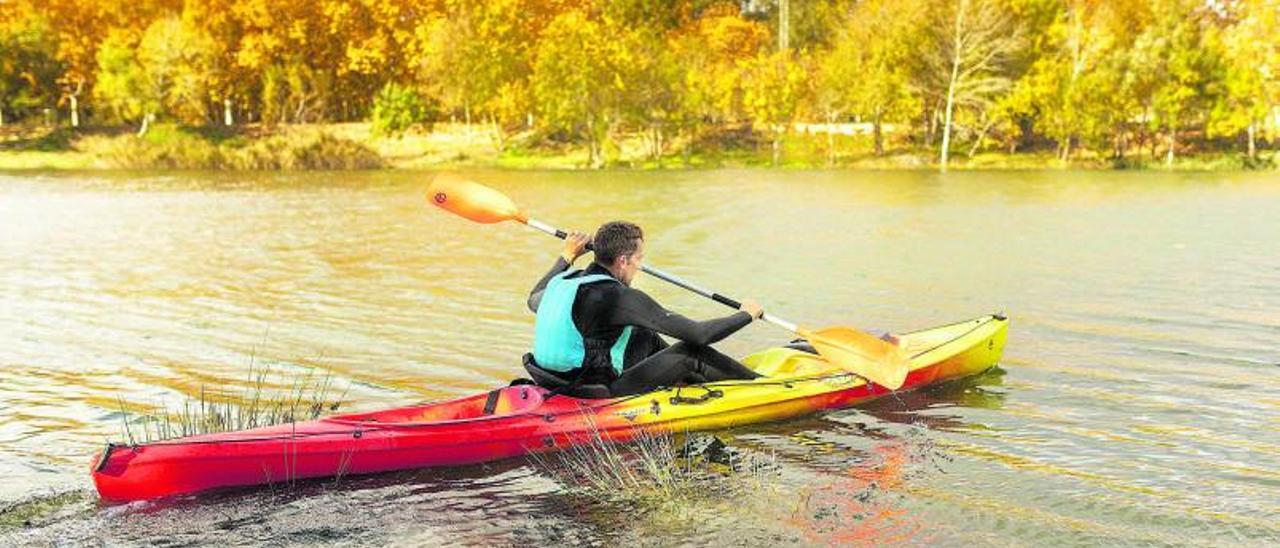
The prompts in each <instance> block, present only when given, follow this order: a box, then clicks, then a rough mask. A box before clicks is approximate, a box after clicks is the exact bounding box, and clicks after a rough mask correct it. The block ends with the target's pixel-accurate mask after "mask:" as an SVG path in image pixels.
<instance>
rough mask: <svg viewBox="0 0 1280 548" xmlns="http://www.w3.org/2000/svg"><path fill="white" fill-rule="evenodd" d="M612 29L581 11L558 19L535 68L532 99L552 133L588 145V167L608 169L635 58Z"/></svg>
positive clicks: (539, 51)
mask: <svg viewBox="0 0 1280 548" xmlns="http://www.w3.org/2000/svg"><path fill="white" fill-rule="evenodd" d="M619 30H620V29H617V28H613V27H611V24H610V23H609V22H608V21H601V20H598V19H596V18H594V17H591V16H590V15H588V14H586V13H584V12H581V11H576V10H574V11H569V12H565V13H563V14H561V15H560V16H559V17H556V18H555V20H553V21H552V22H551V24H550V25H549V26H548V27H547V29H546V30H545V31H544V32H543V34H542V37H541V39H540V40H539V43H538V49H537V57H536V60H535V61H534V65H533V95H534V97H535V99H536V100H537V105H538V109H539V112H540V115H541V117H540V120H541V121H542V123H543V124H544V125H545V126H546V127H547V128H549V129H553V130H560V131H566V132H569V133H570V134H573V135H580V136H582V137H583V138H585V139H586V141H587V152H588V164H589V165H590V166H591V167H594V168H599V167H603V166H604V165H605V157H604V145H605V141H606V140H607V139H608V138H609V136H610V133H611V132H612V131H613V130H614V126H615V125H616V124H617V123H618V121H619V114H620V106H621V104H620V103H621V98H622V97H623V95H624V93H625V92H626V90H627V86H628V85H629V82H628V80H629V77H628V71H629V70H630V68H631V67H630V61H631V60H630V59H629V58H628V57H627V54H628V52H627V51H626V49H625V48H621V47H619V45H618V43H617V41H615V40H614V37H615V36H617V32H618V31H619Z"/></svg>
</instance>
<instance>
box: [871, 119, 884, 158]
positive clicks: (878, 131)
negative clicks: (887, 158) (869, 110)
mask: <svg viewBox="0 0 1280 548" xmlns="http://www.w3.org/2000/svg"><path fill="white" fill-rule="evenodd" d="M871 134H872V135H873V136H874V140H875V147H876V156H884V114H883V113H882V112H881V111H880V110H878V109H877V110H876V117H875V119H874V120H872V122H871Z"/></svg>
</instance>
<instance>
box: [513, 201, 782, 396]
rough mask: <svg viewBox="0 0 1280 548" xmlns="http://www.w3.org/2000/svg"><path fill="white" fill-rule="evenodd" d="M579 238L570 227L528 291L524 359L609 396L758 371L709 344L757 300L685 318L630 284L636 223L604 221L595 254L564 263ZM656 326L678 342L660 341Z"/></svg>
mask: <svg viewBox="0 0 1280 548" xmlns="http://www.w3.org/2000/svg"><path fill="white" fill-rule="evenodd" d="M587 242H588V238H587V236H586V235H584V234H581V233H573V234H570V235H569V237H568V238H567V239H566V244H565V248H564V252H563V253H562V254H561V256H560V257H559V258H557V259H556V262H555V264H554V265H552V266H551V270H550V271H548V272H547V274H546V275H545V276H543V277H542V279H541V280H539V281H538V284H537V285H535V286H534V288H533V291H532V292H530V294H529V310H530V311H532V312H535V313H536V314H537V320H536V327H535V333H534V350H533V353H532V355H528V356H526V361H527V363H526V365H532V366H533V367H536V368H537V369H540V370H542V371H546V372H550V373H551V374H553V375H554V378H555V380H557V381H564V383H567V385H562V386H564V387H565V388H566V389H567V390H572V389H573V388H575V387H576V386H579V385H592V384H594V385H604V386H607V387H608V390H609V392H610V394H611V395H614V396H621V395H628V394H639V393H643V392H648V391H651V390H654V389H656V388H658V387H662V386H674V385H676V384H678V383H686V384H694V383H703V382H711V381H721V380H730V379H754V378H756V377H759V376H760V375H758V374H756V373H755V372H754V371H752V370H751V369H749V368H747V367H746V366H743V365H742V364H741V363H738V361H737V360H734V359H733V358H730V357H728V356H726V355H724V354H721V353H720V352H718V351H716V350H714V349H712V348H711V346H710V345H712V344H714V343H716V342H718V341H720V340H721V339H724V338H725V337H728V336H729V335H731V334H733V333H734V332H736V331H738V330H739V329H742V328H743V327H745V326H746V325H747V324H749V323H751V321H752V320H754V319H758V318H760V317H761V316H762V315H763V314H764V310H763V309H762V308H761V307H760V305H759V304H757V303H756V302H755V301H753V300H750V299H746V300H743V301H742V306H741V307H740V309H739V311H738V312H735V313H733V314H730V315H728V316H725V317H722V318H716V319H713V320H706V321H702V322H697V321H693V320H690V319H689V318H686V317H684V316H682V315H680V314H676V313H674V312H670V311H668V310H667V309H665V308H663V307H662V306H661V305H659V304H658V303H657V302H656V301H654V300H653V298H652V297H650V296H649V295H647V294H645V293H644V292H642V291H639V290H637V289H633V288H631V281H632V280H633V279H635V276H636V274H637V273H638V272H640V269H641V265H642V264H643V262H644V231H643V230H641V228H640V227H639V226H637V225H635V224H633V223H629V222H625V221H614V222H610V223H605V224H604V225H602V226H601V227H600V228H599V229H598V230H596V234H595V237H594V238H593V239H592V240H591V243H592V247H593V249H594V252H595V261H594V262H592V264H591V265H589V266H588V267H587V268H586V269H582V270H569V267H570V266H572V264H573V262H574V261H575V260H577V258H578V257H580V256H582V255H583V254H584V253H585V252H586V247H587ZM659 333H661V334H663V335H667V336H670V337H674V338H676V339H678V341H679V342H677V343H675V344H674V345H668V344H667V343H666V341H664V340H663V339H662V338H661V337H659V336H658V334H659ZM528 362H532V363H528ZM535 376H538V375H535ZM552 388H557V387H555V386H553V387H552Z"/></svg>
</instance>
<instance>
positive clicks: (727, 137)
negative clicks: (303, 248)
mask: <svg viewBox="0 0 1280 548" xmlns="http://www.w3.org/2000/svg"><path fill="white" fill-rule="evenodd" d="M886 147H887V149H886V151H885V153H884V154H882V155H876V154H874V153H873V144H872V139H871V136H870V135H860V134H859V135H843V134H837V135H831V136H828V135H826V134H825V133H805V132H799V131H796V132H791V133H789V134H787V135H785V136H784V137H783V139H782V153H781V155H780V157H779V161H778V162H777V164H775V163H774V162H773V153H772V147H771V142H770V138H769V136H768V135H767V134H765V133H764V132H760V131H751V130H750V129H749V128H744V127H725V128H719V129H714V130H705V131H703V132H701V133H700V134H699V137H698V138H696V139H695V140H693V141H692V142H690V139H689V138H687V137H682V136H679V135H673V136H669V137H668V138H667V142H666V146H665V147H664V151H663V154H662V155H661V157H654V156H653V154H652V153H651V143H650V142H649V141H648V140H647V136H646V135H642V134H627V135H619V136H617V137H616V138H615V139H613V140H612V141H610V142H608V143H606V145H605V155H606V158H607V160H608V167H611V168H618V169H714V168H766V169H767V168H779V169H824V168H840V169H877V170H897V169H908V170H910V169H937V167H938V163H937V161H938V158H937V150H936V147H921V146H919V145H915V144H911V143H907V142H899V141H898V140H895V139H889V140H888V142H887V143H886ZM961 148H963V147H961ZM1278 166H1280V153H1277V152H1275V151H1265V150H1264V151H1262V152H1261V153H1260V154H1259V157H1258V158H1257V159H1254V160H1250V159H1247V158H1246V157H1245V156H1244V155H1242V154H1239V153H1234V152H1221V151H1205V152H1200V153H1196V154H1192V155H1184V156H1179V157H1177V158H1176V159H1175V161H1174V166H1173V169H1174V170H1186V171H1210V170H1215V171H1217V170H1220V171H1229V170H1239V169H1275V168H1277V167H1278ZM453 167H500V168H509V169H585V168H587V167H588V158H587V153H586V149H585V146H584V145H582V144H581V143H574V142H561V141H557V140H555V139H549V138H547V137H546V136H545V135H540V134H537V133H536V132H533V131H528V130H526V131H522V132H517V133H514V134H512V135H509V136H507V137H506V141H505V146H504V147H503V148H502V150H501V151H499V148H498V147H497V146H495V139H494V134H493V133H492V132H491V131H490V129H489V128H488V127H486V126H483V125H478V124H477V125H466V124H457V123H438V124H435V125H433V126H432V127H431V128H429V129H426V128H420V129H419V130H418V131H409V132H405V133H403V134H400V135H397V136H385V135H376V134H375V133H374V132H373V131H372V129H371V127H370V125H369V124H366V123H346V124H323V125H288V126H277V127H262V126H256V125H250V126H237V127H235V128H222V127H218V126H213V127H184V126H175V125H171V124H158V125H156V126H154V127H152V129H151V130H150V131H148V133H147V134H146V135H144V136H141V137H139V136H137V135H135V134H134V133H133V132H132V131H129V130H128V128H96V129H86V130H82V131H79V132H73V131H71V130H69V129H66V128H63V129H57V130H52V131H51V130H49V129H47V128H43V127H38V126H32V127H6V129H4V131H3V132H0V169H205V170H334V169H377V168H399V169H433V168H435V169H438V168H453ZM949 167H951V168H952V169H956V170H989V169H1153V170H1164V169H1167V168H1166V167H1165V164H1164V158H1163V156H1161V157H1159V158H1156V157H1152V156H1150V155H1148V154H1142V153H1137V154H1134V155H1131V156H1129V157H1127V158H1126V159H1125V160H1124V161H1122V162H1117V161H1115V160H1112V159H1110V158H1107V157H1103V156H1098V155H1095V154H1092V153H1089V152H1087V151H1085V152H1083V153H1081V154H1077V155H1076V156H1073V157H1072V158H1071V159H1070V160H1069V161H1067V162H1063V161H1062V160H1060V159H1059V158H1057V156H1056V155H1055V154H1054V153H1053V151H1052V150H1031V151H1020V152H1016V153H1008V152H998V151H990V150H988V151H983V152H978V153H976V154H974V155H973V156H972V157H970V156H969V155H968V154H967V153H966V151H965V150H957V151H956V154H955V155H954V156H953V157H952V161H951V163H950V166H949Z"/></svg>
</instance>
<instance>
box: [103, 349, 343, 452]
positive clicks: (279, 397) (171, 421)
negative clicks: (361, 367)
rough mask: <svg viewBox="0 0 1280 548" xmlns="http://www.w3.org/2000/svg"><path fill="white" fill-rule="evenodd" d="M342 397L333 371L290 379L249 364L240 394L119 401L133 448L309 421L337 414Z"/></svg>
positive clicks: (205, 393)
mask: <svg viewBox="0 0 1280 548" xmlns="http://www.w3.org/2000/svg"><path fill="white" fill-rule="evenodd" d="M281 387H283V388H281ZM349 388H350V387H349V386H348V389H349ZM345 398H346V389H344V390H343V391H342V392H337V391H336V390H335V389H334V386H333V374H332V372H329V371H324V372H323V373H318V372H317V371H316V369H308V370H307V372H306V373H304V374H302V375H292V376H291V375H290V374H289V373H287V372H284V371H275V370H272V369H271V368H270V367H258V366H254V365H251V366H250V368H249V378H248V382H247V383H246V385H245V387H244V388H243V389H241V390H240V391H239V392H235V391H225V390H209V389H207V388H206V387H204V386H201V388H200V392H199V394H198V395H197V396H194V397H189V398H187V399H186V400H184V401H183V402H182V404H181V405H180V406H178V407H174V408H170V407H168V406H167V405H166V404H165V403H164V402H163V401H162V402H160V403H159V404H157V405H153V406H149V407H148V406H143V407H138V406H130V405H127V404H126V403H125V401H124V399H123V398H119V399H118V401H119V402H120V413H121V434H122V437H123V439H124V440H125V443H127V444H128V445H136V444H138V443H150V442H154V441H163V440H169V439H175V438H182V437H187V436H195V435H200V434H212V433H217V432H231V431H236V430H245V429H249V428H258V427H262V426H274V425H278V424H288V423H294V422H299V421H307V420H313V419H316V418H319V417H320V416H321V415H324V414H326V413H329V412H333V411H336V410H337V409H338V407H339V406H341V405H342V402H343V401H344V399H345Z"/></svg>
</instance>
